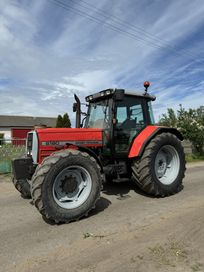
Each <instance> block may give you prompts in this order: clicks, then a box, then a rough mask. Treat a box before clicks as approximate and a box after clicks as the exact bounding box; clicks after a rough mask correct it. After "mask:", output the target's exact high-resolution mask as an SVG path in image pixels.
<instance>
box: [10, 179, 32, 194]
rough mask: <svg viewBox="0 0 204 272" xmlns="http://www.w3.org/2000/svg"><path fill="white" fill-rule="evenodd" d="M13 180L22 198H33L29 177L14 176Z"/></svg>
mask: <svg viewBox="0 0 204 272" xmlns="http://www.w3.org/2000/svg"><path fill="white" fill-rule="evenodd" d="M12 182H13V184H14V186H15V188H16V189H17V190H18V191H19V192H20V193H21V196H22V198H25V199H29V198H31V193H30V183H29V181H28V180H27V179H15V178H14V177H13V178H12Z"/></svg>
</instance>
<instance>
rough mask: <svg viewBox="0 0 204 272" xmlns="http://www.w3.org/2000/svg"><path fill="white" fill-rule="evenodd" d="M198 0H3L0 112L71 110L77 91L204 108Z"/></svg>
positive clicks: (158, 108) (202, 5)
mask: <svg viewBox="0 0 204 272" xmlns="http://www.w3.org/2000/svg"><path fill="white" fill-rule="evenodd" d="M203 14H204V1H203V0H194V1H192V0H179V1H177V0H169V1H164V0H142V1H141V0H112V1H109V0H101V1H96V0H95V1H94V0H78V1H76V0H75V1H74V0H0V115H29V116H52V117H56V116H57V115H58V114H64V113H65V112H68V114H69V116H70V119H71V121H72V125H73V126H74V119H75V114H74V113H72V104H73V102H74V99H73V94H74V93H76V94H77V95H78V96H79V97H80V99H81V101H82V102H84V97H85V96H87V95H89V94H91V93H95V92H98V91H100V90H103V89H107V88H124V89H128V90H131V91H134V90H135V91H143V82H144V81H145V80H148V81H150V82H151V87H150V89H149V92H150V93H152V94H154V95H156V97H157V99H156V101H155V102H153V108H154V114H155V117H156V120H158V118H159V117H161V116H162V113H165V112H166V109H167V108H174V109H175V110H176V109H178V107H179V104H182V105H183V107H184V108H186V109H188V108H197V107H199V106H201V105H204V95H203V91H204V31H203V29H204V16H203Z"/></svg>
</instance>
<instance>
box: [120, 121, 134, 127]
mask: <svg viewBox="0 0 204 272" xmlns="http://www.w3.org/2000/svg"><path fill="white" fill-rule="evenodd" d="M135 127H136V120H130V119H126V120H125V121H124V122H123V123H122V124H121V128H123V129H131V128H135Z"/></svg>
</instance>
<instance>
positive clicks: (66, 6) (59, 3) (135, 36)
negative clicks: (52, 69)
mask: <svg viewBox="0 0 204 272" xmlns="http://www.w3.org/2000/svg"><path fill="white" fill-rule="evenodd" d="M49 1H50V2H52V3H53V4H55V5H57V6H59V7H61V8H63V9H65V10H67V11H72V12H74V13H77V14H78V15H80V16H82V17H85V18H87V19H89V20H91V21H95V22H97V23H103V24H104V26H105V27H107V28H109V29H111V30H113V31H115V32H118V33H120V34H122V35H124V36H128V37H129V38H132V39H134V40H136V41H138V42H140V43H143V44H145V45H148V46H150V47H154V48H156V49H164V48H166V49H168V50H170V51H173V52H174V53H176V54H177V55H182V56H184V55H185V56H186V55H187V54H183V53H181V52H179V51H177V50H176V49H175V48H174V47H172V46H169V45H167V44H166V45H160V44H158V42H156V40H159V39H158V38H154V39H155V41H153V38H150V37H148V39H150V40H152V41H151V43H150V42H149V41H147V40H146V38H147V37H146V38H145V37H141V36H140V37H138V34H136V33H135V32H129V31H127V30H124V29H121V28H120V27H118V25H114V24H112V23H110V22H104V21H103V20H102V19H101V18H99V17H95V16H93V15H90V14H89V13H87V12H85V11H82V10H80V9H77V8H76V7H73V6H71V5H69V4H68V3H64V2H63V1H60V0H49ZM70 1H72V2H74V1H73V0H70ZM82 2H84V3H86V2H85V1H82ZM75 4H76V3H75ZM86 4H87V5H89V4H88V3H86ZM78 5H79V6H81V7H83V8H85V7H84V6H82V5H80V4H79V3H78ZM89 6H90V7H91V8H92V9H94V10H95V12H97V13H100V14H101V15H102V14H103V12H102V11H101V10H98V9H97V8H95V7H92V6H91V5H89ZM86 9H87V7H86ZM102 16H103V17H104V18H107V19H110V18H109V16H108V15H104V14H103V15H102ZM110 16H111V15H110ZM112 17H114V18H115V19H116V18H117V21H120V22H117V24H120V25H122V26H125V25H126V26H128V25H129V26H131V28H136V27H135V26H134V25H131V24H128V23H126V22H125V23H124V22H122V21H121V20H120V19H119V18H118V17H116V16H112ZM146 35H147V34H146ZM148 35H149V36H151V34H148ZM159 42H160V43H161V41H160V40H159ZM163 42H164V41H163ZM188 56H189V57H191V58H193V60H194V61H195V62H197V60H195V56H193V55H189V54H188Z"/></svg>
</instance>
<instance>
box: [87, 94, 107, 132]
mask: <svg viewBox="0 0 204 272" xmlns="http://www.w3.org/2000/svg"><path fill="white" fill-rule="evenodd" d="M109 118H110V114H109V100H107V99H106V100H102V101H98V102H94V103H90V104H89V110H88V116H87V118H86V123H85V127H86V128H102V129H106V128H109V127H110V125H109V124H110V120H109Z"/></svg>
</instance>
